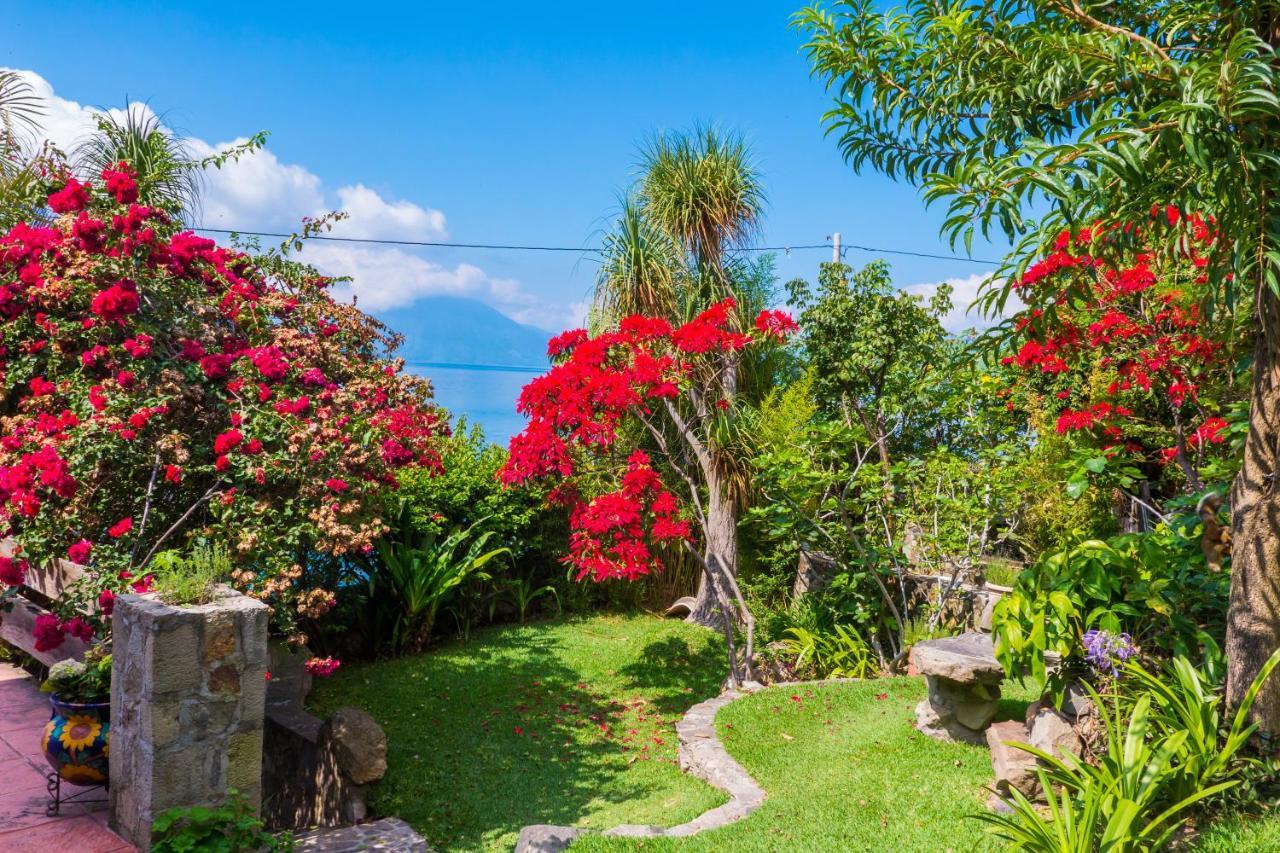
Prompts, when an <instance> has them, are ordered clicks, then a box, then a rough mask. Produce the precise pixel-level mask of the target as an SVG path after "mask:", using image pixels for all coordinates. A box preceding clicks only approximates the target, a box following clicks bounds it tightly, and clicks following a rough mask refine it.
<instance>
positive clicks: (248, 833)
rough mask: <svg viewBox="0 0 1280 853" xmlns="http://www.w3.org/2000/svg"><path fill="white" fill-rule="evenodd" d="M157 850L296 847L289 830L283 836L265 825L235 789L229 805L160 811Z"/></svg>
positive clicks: (235, 852)
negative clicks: (274, 832)
mask: <svg viewBox="0 0 1280 853" xmlns="http://www.w3.org/2000/svg"><path fill="white" fill-rule="evenodd" d="M151 849H152V851H154V853H188V851H200V853H248V851H277V850H292V849H293V839H292V837H291V836H290V834H289V833H284V834H282V835H281V836H280V837H277V836H274V835H272V834H271V833H270V832H267V831H266V830H265V829H264V828H263V824H262V820H261V819H260V818H258V817H257V816H256V815H255V814H254V813H253V812H252V810H250V809H249V806H248V804H247V803H246V802H245V800H244V798H243V797H241V796H239V795H238V794H237V793H236V792H235V791H232V792H231V798H230V799H229V800H228V801H227V803H226V804H225V805H222V806H218V807H216V808H208V807H204V806H193V807H190V808H177V809H169V810H168V811H165V812H162V813H160V814H159V815H158V816H157V817H156V819H155V822H154V823H152V825H151Z"/></svg>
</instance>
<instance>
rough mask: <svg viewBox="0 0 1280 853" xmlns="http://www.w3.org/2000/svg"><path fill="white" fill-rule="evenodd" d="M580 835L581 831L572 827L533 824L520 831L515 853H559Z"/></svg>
mask: <svg viewBox="0 0 1280 853" xmlns="http://www.w3.org/2000/svg"><path fill="white" fill-rule="evenodd" d="M581 834H582V830H581V829H577V828H576V827H572V826H555V825H554V824H549V823H535V824H533V825H531V826H526V827H525V828H524V829H522V830H520V838H519V839H518V840H517V841H516V850H515V853H560V851H561V850H567V849H568V847H569V845H570V844H572V843H573V842H574V840H575V839H577V837H578V836H579V835H581Z"/></svg>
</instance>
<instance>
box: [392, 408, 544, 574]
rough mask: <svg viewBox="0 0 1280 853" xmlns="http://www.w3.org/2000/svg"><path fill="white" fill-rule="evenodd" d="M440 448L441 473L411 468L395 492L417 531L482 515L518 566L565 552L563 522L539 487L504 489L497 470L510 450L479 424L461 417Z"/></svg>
mask: <svg viewBox="0 0 1280 853" xmlns="http://www.w3.org/2000/svg"><path fill="white" fill-rule="evenodd" d="M439 452H440V464H441V465H442V466H443V467H444V470H443V471H441V472H438V473H436V472H432V471H425V470H411V471H406V472H405V473H404V474H403V475H402V476H401V478H400V479H401V482H400V488H399V490H398V491H397V493H396V495H397V497H398V498H399V499H401V500H403V501H405V502H406V503H407V504H408V508H409V513H410V515H409V519H410V522H411V524H412V525H413V528H414V529H415V530H417V531H420V532H422V533H431V534H436V535H439V534H442V533H444V532H445V531H448V530H452V529H454V528H457V527H469V526H471V525H473V524H475V523H476V522H477V521H479V520H480V519H482V518H483V519H486V521H485V529H486V530H490V531H492V532H493V536H494V541H495V542H496V543H497V544H499V545H502V546H504V547H506V548H510V549H511V557H512V560H513V562H515V563H516V564H517V565H521V564H525V563H531V564H534V565H540V564H542V563H550V562H553V561H554V560H555V557H556V556H558V555H559V554H560V553H562V551H563V541H562V540H563V537H564V535H565V534H564V525H563V521H562V520H561V519H559V518H558V517H557V516H556V515H555V514H554V513H553V512H550V511H548V510H547V509H546V508H545V507H544V505H543V500H542V499H543V492H542V491H540V490H539V489H538V488H535V487H527V488H521V489H504V488H503V487H502V484H501V483H500V482H499V481H498V471H499V470H500V469H501V468H502V465H503V463H504V462H505V461H506V458H507V452H506V451H505V450H504V449H503V448H501V447H499V446H498V445H496V444H493V443H492V442H490V441H489V440H488V439H487V438H485V434H484V430H483V429H482V428H481V427H480V425H479V424H468V423H467V421H466V419H465V418H460V419H459V420H458V422H457V424H456V425H455V427H454V431H453V434H452V435H450V436H449V437H448V438H446V439H443V440H442V441H441V442H440V443H439Z"/></svg>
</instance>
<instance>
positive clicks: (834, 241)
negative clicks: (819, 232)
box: [827, 231, 840, 264]
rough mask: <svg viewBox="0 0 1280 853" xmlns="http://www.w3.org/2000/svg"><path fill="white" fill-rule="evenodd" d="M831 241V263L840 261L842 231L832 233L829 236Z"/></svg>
mask: <svg viewBox="0 0 1280 853" xmlns="http://www.w3.org/2000/svg"><path fill="white" fill-rule="evenodd" d="M827 239H828V240H830V241H831V263H833V264H838V263H840V232H839V231H837V232H836V233H834V234H832V235H831V236H830V237H828V238H827Z"/></svg>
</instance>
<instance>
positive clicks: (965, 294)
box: [902, 273, 1023, 332]
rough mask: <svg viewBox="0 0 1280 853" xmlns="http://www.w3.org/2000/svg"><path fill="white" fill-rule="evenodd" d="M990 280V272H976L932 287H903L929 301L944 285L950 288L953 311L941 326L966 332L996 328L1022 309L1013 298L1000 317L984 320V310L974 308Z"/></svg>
mask: <svg viewBox="0 0 1280 853" xmlns="http://www.w3.org/2000/svg"><path fill="white" fill-rule="evenodd" d="M990 279H991V274H990V273H974V274H973V275H971V276H967V277H963V278H948V279H945V280H944V281H935V282H932V283H930V284H912V285H909V286H907V287H904V288H902V289H903V290H904V291H905V292H907V293H910V294H913V295H915V296H919V297H921V298H923V299H924V300H925V301H926V302H927V301H928V300H929V299H930V298H932V296H933V295H934V294H935V293H937V292H938V287H939V286H940V285H943V284H947V285H950V286H951V310H950V311H949V312H947V314H946V315H945V316H944V317H943V318H942V327H943V328H944V329H946V330H947V331H948V332H963V331H967V330H969V329H977V330H982V329H985V328H987V327H988V326H994V325H995V324H996V323H998V322H1000V320H1002V319H1003V318H1004V317H1008V316H1010V315H1012V314H1016V313H1017V312H1018V311H1020V310H1021V309H1022V307H1023V305H1022V302H1021V301H1020V300H1019V299H1018V297H1017V296H1012V295H1011V296H1010V297H1009V300H1008V301H1007V302H1006V303H1005V307H1004V313H1003V314H1002V315H1001V316H999V317H984V316H983V315H982V309H981V308H979V307H976V306H974V304H973V303H974V300H976V299H977V298H978V295H979V293H981V292H982V291H983V289H984V285H986V284H987V282H988V281H990Z"/></svg>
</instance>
